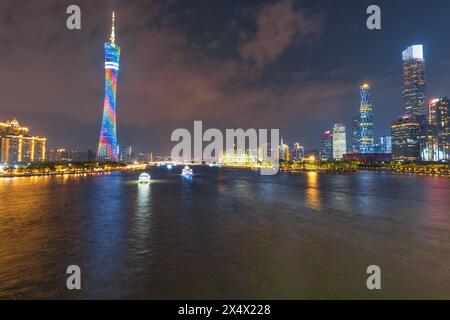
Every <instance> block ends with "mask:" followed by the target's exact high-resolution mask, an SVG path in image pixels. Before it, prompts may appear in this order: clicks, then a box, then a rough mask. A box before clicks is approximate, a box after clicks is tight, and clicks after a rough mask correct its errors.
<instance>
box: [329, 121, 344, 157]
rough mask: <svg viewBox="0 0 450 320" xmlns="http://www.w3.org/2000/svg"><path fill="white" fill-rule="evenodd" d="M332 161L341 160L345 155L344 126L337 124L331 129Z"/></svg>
mask: <svg viewBox="0 0 450 320" xmlns="http://www.w3.org/2000/svg"><path fill="white" fill-rule="evenodd" d="M332 139H333V143H332V145H333V159H334V160H342V159H344V154H346V153H347V138H346V133H345V126H344V125H343V124H341V123H337V124H335V125H334V127H333V138H332Z"/></svg>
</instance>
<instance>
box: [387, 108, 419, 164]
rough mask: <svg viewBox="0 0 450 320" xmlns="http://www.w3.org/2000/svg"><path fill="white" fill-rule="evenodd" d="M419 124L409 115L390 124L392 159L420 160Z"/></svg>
mask: <svg viewBox="0 0 450 320" xmlns="http://www.w3.org/2000/svg"><path fill="white" fill-rule="evenodd" d="M419 133H420V124H419V122H418V121H417V120H416V118H415V117H414V116H412V115H410V114H406V115H403V116H401V117H399V118H398V119H397V120H395V121H394V122H393V123H392V124H391V136H392V159H393V160H395V161H417V160H419V159H420V134H419Z"/></svg>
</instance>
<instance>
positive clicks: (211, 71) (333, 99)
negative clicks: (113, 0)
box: [0, 1, 450, 155]
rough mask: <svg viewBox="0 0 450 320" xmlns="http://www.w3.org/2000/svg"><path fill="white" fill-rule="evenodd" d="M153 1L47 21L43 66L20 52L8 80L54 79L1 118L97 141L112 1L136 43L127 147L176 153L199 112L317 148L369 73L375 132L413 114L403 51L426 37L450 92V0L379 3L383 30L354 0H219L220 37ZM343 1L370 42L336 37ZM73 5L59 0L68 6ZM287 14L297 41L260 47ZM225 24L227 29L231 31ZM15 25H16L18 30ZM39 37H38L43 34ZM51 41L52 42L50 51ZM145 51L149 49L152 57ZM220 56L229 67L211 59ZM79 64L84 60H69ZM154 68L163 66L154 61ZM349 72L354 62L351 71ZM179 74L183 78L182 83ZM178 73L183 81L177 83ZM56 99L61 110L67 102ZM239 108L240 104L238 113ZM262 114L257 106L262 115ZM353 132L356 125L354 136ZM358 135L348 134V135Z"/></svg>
mask: <svg viewBox="0 0 450 320" xmlns="http://www.w3.org/2000/svg"><path fill="white" fill-rule="evenodd" d="M155 3H156V4H154V5H150V6H148V7H147V6H142V5H137V4H135V5H129V4H120V5H117V8H116V7H113V6H112V5H110V4H103V3H100V2H92V4H91V3H88V2H83V1H82V2H81V7H82V8H83V28H82V30H81V31H76V32H70V31H68V30H65V29H64V28H62V27H61V28H60V29H61V30H60V29H58V28H57V27H56V25H54V24H53V23H48V24H47V25H44V28H45V30H43V31H42V32H40V33H39V34H38V35H35V36H37V39H35V40H33V41H30V42H31V43H32V44H36V46H35V47H36V50H37V52H39V53H40V54H38V55H37V57H36V62H35V63H36V65H34V64H33V62H32V64H31V67H30V68H29V70H27V71H26V70H22V67H21V66H20V65H18V64H15V63H14V62H15V60H14V59H11V60H12V63H10V65H8V66H6V67H4V68H3V69H4V70H5V72H6V73H7V78H8V79H9V80H10V84H8V85H6V88H8V87H9V86H10V85H13V84H14V85H17V84H18V83H17V80H16V79H17V76H11V75H10V74H11V73H17V74H18V76H19V75H20V76H21V77H22V76H23V73H26V72H34V71H35V70H34V67H36V66H37V63H39V62H40V63H41V64H43V65H44V66H48V70H47V74H48V75H49V79H48V80H49V85H48V86H46V87H45V88H42V87H41V86H39V85H37V86H36V87H37V88H36V89H39V91H34V90H35V88H29V89H27V90H31V91H33V92H32V93H31V94H30V95H29V97H32V98H33V100H32V103H31V104H30V102H29V101H28V99H30V98H24V99H18V98H17V97H18V95H14V94H13V93H14V91H15V90H8V91H7V92H10V93H9V94H8V95H7V97H6V99H5V101H4V103H5V106H6V107H4V108H2V109H1V110H0V118H2V119H12V118H14V117H16V118H18V119H20V120H21V122H24V123H27V124H29V125H30V126H32V127H33V128H36V129H35V130H36V131H37V132H41V133H42V134H43V135H44V136H46V137H48V139H49V148H51V147H53V148H54V147H59V146H69V147H76V148H78V149H80V150H88V149H93V150H96V149H97V148H96V146H95V136H98V122H99V118H101V115H100V114H99V110H98V104H99V103H98V97H99V93H100V92H101V90H102V88H101V86H100V85H99V83H101V81H102V80H99V79H101V74H100V72H99V70H98V69H99V63H100V61H101V56H100V52H99V47H100V46H99V44H100V43H101V42H102V41H101V39H102V38H104V35H105V34H106V30H107V29H106V27H105V26H106V25H107V23H106V21H108V20H109V19H107V18H106V17H107V16H109V15H110V12H111V11H112V9H116V10H117V11H119V12H121V26H120V28H121V39H123V40H122V41H123V42H124V47H126V50H127V55H126V56H127V57H126V58H124V61H123V68H124V70H123V78H122V80H123V81H122V82H121V96H120V97H119V98H118V104H119V105H120V106H121V109H120V111H119V114H120V117H121V122H120V124H119V128H118V130H119V131H120V132H121V137H122V139H121V142H123V144H121V145H123V146H125V145H133V146H135V148H136V149H138V150H142V151H146V150H151V151H152V152H154V153H155V154H162V155H164V154H168V153H169V150H170V141H169V138H170V131H171V130H172V129H174V128H177V127H188V128H189V127H190V124H192V121H193V120H195V119H196V117H201V118H203V119H202V120H204V121H205V122H206V123H208V124H210V125H208V126H211V127H218V128H221V126H228V127H243V128H249V127H279V128H280V129H281V132H282V134H283V135H284V136H285V137H286V141H288V142H289V144H290V145H292V144H293V143H294V142H295V141H297V140H300V141H302V144H303V145H305V146H306V148H307V149H308V150H311V149H319V147H320V135H321V133H322V132H323V130H325V129H327V128H331V127H332V126H333V125H334V124H335V123H339V122H342V123H343V124H344V125H345V126H346V127H347V128H351V119H352V115H354V114H355V110H356V108H358V104H359V101H358V95H357V92H356V90H355V86H357V85H358V84H359V83H361V82H364V81H367V82H368V83H369V84H371V86H372V87H373V92H374V100H375V106H376V110H375V111H374V112H375V114H374V117H375V123H376V126H375V136H376V137H378V136H381V135H388V134H389V133H390V123H391V121H392V120H393V119H395V118H396V117H397V116H399V115H400V114H402V113H403V112H402V109H403V107H402V105H403V104H402V102H401V99H402V97H401V87H402V80H401V77H402V75H401V67H400V66H401V65H400V63H401V57H400V54H399V53H400V52H402V51H403V50H404V49H405V48H406V47H408V46H410V45H413V44H417V43H422V44H423V45H424V48H425V51H424V54H425V56H426V59H427V79H428V81H427V87H428V88H427V97H429V98H433V97H441V96H446V95H448V92H447V89H446V88H448V82H447V81H446V79H447V78H448V76H447V75H448V71H449V69H450V64H447V60H446V58H445V57H446V56H448V54H449V52H450V48H449V47H448V45H447V44H446V43H445V42H444V41H440V38H439V33H437V32H435V31H436V30H437V29H438V28H439V26H440V23H441V22H439V19H438V18H437V17H436V15H439V12H441V11H442V10H439V9H443V8H447V7H448V4H445V3H443V2H439V1H437V2H433V3H432V4H431V5H430V6H432V7H433V8H432V9H431V8H430V9H427V10H430V11H433V12H434V14H433V16H431V15H427V14H426V13H427V12H422V11H420V13H421V14H422V13H423V15H424V17H425V18H424V21H423V22H422V23H416V24H415V25H408V24H406V25H405V26H393V25H392V22H393V21H394V20H395V18H396V15H398V14H399V13H398V10H394V8H395V7H396V5H394V4H389V3H387V2H382V3H381V4H380V5H381V6H382V8H383V13H384V15H383V17H384V19H383V28H382V30H381V31H373V32H372V31H369V30H367V29H365V28H364V25H363V22H364V21H365V16H364V5H363V4H361V5H354V4H352V5H349V4H344V3H340V2H339V1H336V2H335V3H326V2H323V3H322V2H321V5H322V6H319V5H317V6H315V5H314V4H308V5H306V4H305V5H302V4H300V3H297V2H296V1H280V2H277V3H271V2H264V1H263V2H261V3H258V4H255V5H249V4H247V5H238V4H237V3H234V2H231V3H230V4H227V5H225V6H224V4H223V3H221V4H215V5H212V6H210V7H209V9H208V10H210V11H211V14H212V15H217V18H218V20H217V25H218V26H217V27H215V28H212V29H211V31H210V33H211V34H210V35H205V34H204V33H203V32H202V31H201V30H197V29H196V28H195V27H191V28H190V29H189V28H187V29H183V28H182V27H183V26H184V25H185V24H186V23H188V21H191V20H189V19H188V18H187V17H186V16H185V15H186V13H185V8H184V6H183V4H182V3H177V2H175V4H173V5H171V6H164V5H162V4H161V3H158V2H155ZM157 4H159V5H157ZM324 4H326V5H324ZM338 4H340V5H341V6H343V7H345V9H346V10H348V11H349V12H351V13H352V14H350V15H349V16H348V18H349V19H350V20H351V21H352V22H355V23H357V22H358V21H359V20H360V22H359V23H360V24H361V30H358V31H355V32H357V34H358V35H360V36H364V37H365V38H366V40H364V41H363V42H364V43H365V45H366V47H365V48H364V49H363V48H362V47H361V46H360V45H358V44H355V45H354V46H353V47H352V50H350V47H349V46H348V45H347V44H346V41H342V42H341V43H339V44H338V43H337V40H333V39H331V38H332V37H333V36H338V38H337V39H341V40H345V39H346V37H345V38H342V37H343V36H344V34H343V32H344V31H348V30H334V29H332V28H330V24H332V23H336V22H337V21H341V20H340V19H341V18H340V17H339V16H338V14H337V13H338V12H339V10H337V9H338V7H339V6H338ZM2 6H4V8H3V9H5V10H4V12H11V10H16V11H18V12H19V15H20V13H22V15H21V16H23V17H24V20H26V21H28V20H27V19H25V17H27V18H29V20H30V24H31V25H32V24H33V23H38V22H40V19H42V18H44V17H49V15H56V14H57V13H58V10H57V8H53V10H50V9H49V8H46V7H45V6H44V8H42V9H45V12H43V14H42V15H35V16H28V14H30V13H29V11H31V9H32V8H33V9H35V8H34V6H33V5H31V4H27V5H25V6H24V7H23V8H22V7H20V8H19V7H16V5H15V4H13V3H12V2H9V3H6V4H2ZM63 7H64V6H63V5H61V8H63ZM191 7H192V6H191ZM224 7H225V8H226V10H223V12H219V8H224ZM319 7H321V8H320V9H319ZM91 8H92V10H91ZM94 8H95V9H97V10H94ZM418 8H419V7H418V5H417V3H416V2H415V1H412V2H411V6H409V7H408V8H405V10H407V11H408V12H409V13H410V14H411V15H412V17H414V16H417V15H418V14H419V10H418ZM25 9H28V10H25ZM42 9H40V8H37V10H42ZM99 9H100V10H99ZM144 9H145V10H146V11H145V10H144ZM244 9H247V10H248V12H249V13H248V14H247V15H245V14H242V15H241V14H238V15H237V18H235V19H237V21H236V26H229V25H228V24H227V23H229V20H228V16H227V15H231V13H233V14H234V15H235V16H236V10H237V11H238V12H241V11H245V10H244ZM205 10H206V9H205V8H204V7H202V6H194V7H193V8H192V13H191V14H192V15H193V16H196V15H199V21H198V24H199V25H202V26H203V24H205V23H206V24H207V22H205V21H204V20H203V19H202V18H203V14H204V12H205ZM93 11H96V12H93ZM278 12H282V13H286V14H287V16H289V18H286V20H287V21H284V22H283V21H282V22H279V23H287V25H291V24H292V23H294V26H293V29H294V31H293V33H292V34H290V35H289V37H288V39H279V37H277V35H274V37H275V38H274V40H279V41H280V43H279V47H278V48H277V51H276V52H272V51H267V52H266V51H264V53H265V54H264V55H259V54H257V52H259V51H258V50H257V49H261V50H266V49H265V48H266V47H265V45H264V44H265V43H267V41H269V40H270V39H265V38H264V37H262V33H263V31H264V30H265V31H270V30H272V29H271V27H270V26H267V25H264V24H263V23H262V21H264V17H268V18H271V17H273V15H275V14H276V13H278ZM394 12H396V13H395V15H394ZM168 13H173V15H174V16H176V17H178V20H177V19H175V21H172V24H168V25H167V24H163V23H162V22H161V19H162V18H164V17H166V16H167V15H168ZM356 13H358V15H356ZM311 17H320V19H315V20H314V21H316V24H311V25H310V26H309V27H306V26H305V25H303V24H300V22H302V21H303V22H305V23H306V22H312V19H311ZM432 18H433V21H436V22H435V23H434V24H432V25H429V24H427V23H426V21H427V20H429V19H432ZM4 19H6V18H5V17H3V21H5V20H4ZM289 19H290V20H289ZM353 19H354V20H353ZM48 20H50V21H54V20H55V19H48ZM102 21H103V22H104V23H102ZM317 21H320V23H318V22H317ZM295 22H299V24H298V25H297V24H295ZM225 25H226V27H227V28H229V29H226V27H225ZM308 25H309V24H308ZM340 25H341V26H342V28H340V29H346V27H345V26H346V25H345V24H342V23H340ZM13 26H14V24H13ZM26 26H27V23H26V22H25V24H24V25H22V24H16V27H15V28H19V27H20V30H23V28H25V27H26ZM219 26H220V27H219ZM5 27H6V30H7V31H8V28H11V27H8V26H6V25H5ZM158 28H160V29H159V31H158ZM267 28H268V29H267ZM393 28H395V30H397V31H396V35H395V37H394V36H391V35H390V33H389V32H388V31H387V30H386V29H391V30H392V29H393ZM50 29H51V30H50ZM225 29H226V30H227V31H228V32H229V33H230V37H231V39H228V38H227V39H222V38H220V37H219V34H221V33H220V31H223V30H225ZM252 30H253V31H252ZM245 31H248V32H249V33H248V40H246V41H243V40H236V38H234V35H239V34H242V35H243V34H244V32H245ZM46 32H47V33H48V34H46ZM377 32H378V33H377ZM353 33H354V32H353ZM11 34H16V35H17V30H16V33H14V32H12V33H11ZM2 35H3V38H4V39H6V40H5V41H4V42H2V44H1V45H2V46H3V49H4V51H5V50H6V51H5V52H6V54H7V55H11V54H12V52H13V50H18V51H19V56H21V55H22V56H23V55H26V54H27V52H26V51H25V50H28V48H29V47H28V45H27V44H25V43H22V42H21V41H25V40H28V38H27V37H26V36H22V37H19V38H18V43H17V44H16V45H15V46H13V47H11V45H10V42H9V41H7V40H8V39H9V38H10V37H11V35H8V34H6V32H5V34H2ZM40 37H42V38H40ZM225 38H226V37H225ZM244 38H245V37H244ZM52 39H59V40H58V41H55V40H52ZM38 40H39V44H37V43H36V42H37V41H38ZM136 40H140V41H136ZM214 40H216V41H214ZM381 40H383V41H381ZM67 41H70V42H71V43H72V42H73V43H74V44H76V45H77V46H78V47H79V49H78V51H77V52H76V53H75V52H72V51H70V47H68V45H67ZM381 42H382V43H384V45H383V46H380V44H381ZM43 43H45V44H46V45H47V47H50V48H51V49H53V51H51V52H50V53H47V54H43V51H42V50H43V49H44V46H43V45H42V44H43ZM22 44H23V45H22ZM326 46H328V47H329V48H332V49H334V51H336V50H343V54H339V55H338V56H337V55H333V54H332V55H329V54H328V55H326V54H325V53H324V52H322V49H323V48H324V47H326ZM226 48H228V49H226ZM169 49H170V50H169ZM155 51H156V52H157V54H156V53H155ZM309 51H311V52H309ZM350 51H352V52H350ZM53 52H54V53H53ZM331 52H333V50H331ZM363 53H364V54H363ZM146 54H147V55H149V57H145V55H146ZM178 54H180V55H179V56H178ZM358 54H360V55H361V54H363V58H358V57H357V55H358ZM53 55H54V56H53ZM77 55H78V56H77ZM59 57H66V58H67V59H70V60H71V61H72V63H71V64H70V65H69V66H64V68H60V67H61V65H59V64H56V65H57V66H58V67H59V68H55V67H53V66H52V65H48V63H42V61H43V60H45V61H47V60H52V59H54V60H55V61H58V60H59ZM177 58H180V59H178V60H177ZM299 58H300V59H299ZM174 59H175V60H177V61H178V62H177V64H173V61H174ZM189 59H190V60H189ZM319 59H321V60H322V62H324V61H327V62H326V63H325V66H321V65H320V64H319V61H318V60H319ZM186 60H189V61H191V62H192V61H194V63H193V65H192V67H189V66H188V65H187V64H186ZM81 61H83V64H82V65H81V64H80V63H81ZM171 61H172V62H171ZM219 61H221V63H220V64H221V65H222V66H221V67H217V66H214V67H212V65H216V64H217V62H219ZM85 62H86V63H85ZM155 63H156V64H157V65H155ZM307 64H310V65H311V66H312V67H311V68H307V67H305V65H307ZM74 66H77V68H74V69H67V68H69V67H70V68H72V67H74ZM150 67H154V69H152V70H151V68H150ZM178 67H179V68H178ZM241 67H242V69H245V68H247V69H246V71H251V72H250V74H251V76H252V78H251V79H246V78H245V77H243V75H242V74H241V72H238V71H236V68H238V69H239V68H241ZM325 67H326V68H325ZM87 68H89V70H88V69H87ZM94 69H95V70H94ZM324 69H327V70H324ZM349 70H352V71H355V72H353V73H352V74H351V75H349V74H348V73H349V72H348V71H349ZM181 71H182V72H181ZM180 72H181V73H180ZM41 73H42V72H41ZM60 73H64V74H71V75H72V76H71V77H70V79H66V78H62V79H60ZM247 73H249V72H247ZM53 76H54V77H55V78H56V79H58V82H61V85H63V87H64V88H71V90H72V91H71V92H70V91H68V90H61V89H60V87H59V85H57V84H56V83H55V82H54V78H53ZM230 79H236V80H238V81H239V83H242V87H241V88H239V89H236V88H232V86H231V87H230V85H229V80H230ZM94 80H95V82H94ZM138 80H139V81H138ZM181 80H182V83H181V85H178V84H179V82H180V81H181ZM170 82H174V83H175V85H173V86H167V84H168V83H170ZM225 83H226V84H227V85H226V86H225V87H226V88H227V92H225V93H227V95H226V96H227V98H226V99H222V98H221V97H225V96H224V92H223V91H221V89H218V87H221V88H223V87H224V84H225ZM251 83H253V85H251ZM428 83H429V85H428ZM209 84H211V85H209ZM276 92H278V93H277V94H275V93H276ZM61 93H62V95H63V96H64V99H63V98H62V97H60V94H61ZM181 93H183V99H181V100H179V101H182V103H181V104H182V105H180V104H177V103H176V102H174V101H173V100H172V98H173V97H175V96H178V98H180V96H179V95H178V94H181ZM67 95H68V96H67ZM75 95H76V96H75ZM100 95H101V93H100ZM172 96H173V97H172ZM170 101H172V102H170ZM75 103H76V106H75ZM243 103H244V104H243ZM225 104H226V106H227V107H226V108H225V107H224V106H225ZM31 105H33V107H31ZM56 106H58V109H59V110H58V111H57V112H55V110H56V109H55V107H56ZM261 106H264V108H263V110H265V112H264V113H260V114H258V113H257V111H258V110H259V109H260V108H262V107H261ZM318 107H320V110H322V111H323V112H321V113H319V114H317V113H313V112H312V110H313V109H317V108H318ZM240 110H242V112H239V111H240ZM74 111H75V113H74ZM256 114H258V115H259V116H258V117H255V115H256ZM86 115H88V116H87V117H86ZM69 118H70V119H69ZM80 128H83V129H82V130H80ZM95 132H97V134H96V133H95ZM349 132H350V131H347V135H348V134H349ZM349 138H350V137H349V136H347V140H348V141H350V139H349Z"/></svg>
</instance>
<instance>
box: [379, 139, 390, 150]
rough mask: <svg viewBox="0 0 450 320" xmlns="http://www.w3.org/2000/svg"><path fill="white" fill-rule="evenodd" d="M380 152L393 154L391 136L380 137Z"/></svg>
mask: <svg viewBox="0 0 450 320" xmlns="http://www.w3.org/2000/svg"><path fill="white" fill-rule="evenodd" d="M380 149H381V150H380V152H381V153H392V137H391V136H381V137H380Z"/></svg>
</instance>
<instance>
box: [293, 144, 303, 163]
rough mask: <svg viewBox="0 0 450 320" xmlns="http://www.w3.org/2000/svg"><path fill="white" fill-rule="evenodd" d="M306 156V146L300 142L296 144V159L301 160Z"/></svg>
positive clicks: (294, 156)
mask: <svg viewBox="0 0 450 320" xmlns="http://www.w3.org/2000/svg"><path fill="white" fill-rule="evenodd" d="M304 157H305V147H303V146H302V145H300V142H297V143H295V144H294V155H293V158H294V161H301V160H302V159H303V158H304Z"/></svg>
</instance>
